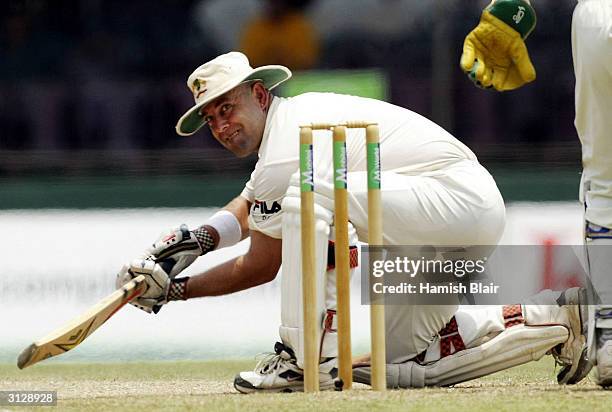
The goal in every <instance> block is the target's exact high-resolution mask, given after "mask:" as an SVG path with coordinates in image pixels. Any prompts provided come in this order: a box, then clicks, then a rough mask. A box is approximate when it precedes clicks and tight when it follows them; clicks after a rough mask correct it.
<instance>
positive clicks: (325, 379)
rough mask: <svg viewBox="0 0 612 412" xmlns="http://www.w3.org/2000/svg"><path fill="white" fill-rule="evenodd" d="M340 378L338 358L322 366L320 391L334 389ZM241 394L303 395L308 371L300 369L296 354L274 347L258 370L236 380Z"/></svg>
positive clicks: (327, 361) (240, 374)
mask: <svg viewBox="0 0 612 412" xmlns="http://www.w3.org/2000/svg"><path fill="white" fill-rule="evenodd" d="M337 376H338V369H337V368H336V358H326V359H323V361H322V362H321V363H320V364H319V389H321V390H326V389H333V388H334V380H335V379H336V377H337ZM234 388H236V390H237V391H238V392H242V393H253V392H303V391H304V371H303V370H302V369H301V368H300V367H299V366H298V365H297V359H296V358H295V354H294V352H293V350H291V349H290V348H288V347H286V346H285V345H283V344H282V343H280V342H276V344H275V345H274V353H267V354H265V356H264V357H263V358H262V359H261V360H260V361H259V362H258V363H257V366H255V369H254V370H253V371H249V372H240V373H239V374H238V375H236V377H235V378H234Z"/></svg>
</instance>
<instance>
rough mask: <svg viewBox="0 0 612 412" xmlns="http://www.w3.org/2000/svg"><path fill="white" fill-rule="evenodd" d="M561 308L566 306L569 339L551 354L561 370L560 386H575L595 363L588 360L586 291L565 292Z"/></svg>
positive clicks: (561, 299) (562, 295)
mask: <svg viewBox="0 0 612 412" xmlns="http://www.w3.org/2000/svg"><path fill="white" fill-rule="evenodd" d="M557 303H558V304H559V306H565V307H566V308H567V311H568V317H569V337H568V339H567V341H566V342H565V343H563V344H561V345H558V346H556V347H555V348H553V349H552V350H551V353H552V355H553V357H554V358H555V360H556V361H557V363H558V364H559V365H561V370H560V371H559V373H558V374H557V382H558V383H559V384H560V385H574V384H576V383H578V382H580V381H581V380H583V379H584V378H585V377H586V376H587V375H588V374H589V372H590V371H591V368H592V367H593V363H592V362H590V361H589V360H588V358H587V353H588V350H587V349H588V348H587V344H586V342H587V329H588V306H587V295H586V289H584V288H571V289H567V290H565V291H563V293H562V294H561V296H559V299H557Z"/></svg>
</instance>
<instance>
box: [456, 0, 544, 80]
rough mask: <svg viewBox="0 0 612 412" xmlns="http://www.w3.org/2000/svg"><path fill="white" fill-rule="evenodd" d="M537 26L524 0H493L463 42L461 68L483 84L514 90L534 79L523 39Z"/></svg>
mask: <svg viewBox="0 0 612 412" xmlns="http://www.w3.org/2000/svg"><path fill="white" fill-rule="evenodd" d="M535 25H536V15H535V10H534V9H533V8H532V7H531V5H530V4H529V3H527V2H526V1H524V0H494V1H493V2H492V3H491V4H490V5H489V6H487V8H486V9H485V10H484V11H483V13H482V16H481V18H480V23H479V24H478V26H476V28H475V29H474V30H472V31H471V32H470V33H469V34H468V35H467V37H466V38H465V42H464V44H463V55H462V56H461V68H462V69H463V71H464V72H466V73H467V74H468V76H469V77H470V79H471V80H472V81H473V82H474V83H476V85H478V86H480V87H485V88H490V87H493V88H495V89H496V90H498V91H506V90H513V89H517V88H519V87H521V86H523V85H524V84H526V83H529V82H531V81H533V80H535V77H536V72H535V68H534V67H533V64H532V63H531V60H530V59H529V53H528V52H527V47H526V46H525V42H524V40H525V39H526V38H527V36H529V34H530V33H531V31H532V30H533V29H534V28H535Z"/></svg>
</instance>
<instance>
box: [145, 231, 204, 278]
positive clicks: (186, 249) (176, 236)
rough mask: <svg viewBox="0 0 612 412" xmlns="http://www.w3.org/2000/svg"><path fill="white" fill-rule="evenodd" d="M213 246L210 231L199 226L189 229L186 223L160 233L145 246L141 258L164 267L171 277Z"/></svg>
mask: <svg viewBox="0 0 612 412" xmlns="http://www.w3.org/2000/svg"><path fill="white" fill-rule="evenodd" d="M213 248H214V241H213V238H212V236H211V235H210V233H209V232H208V231H207V230H206V229H204V228H203V227H200V228H198V229H196V230H195V231H193V232H192V231H190V230H189V229H188V228H187V225H181V226H180V227H179V228H177V229H171V230H170V232H166V233H164V234H162V235H161V236H160V237H159V238H158V239H157V240H156V241H155V243H153V245H151V247H149V248H147V249H146V250H145V252H144V254H143V255H142V256H141V258H142V259H150V260H153V261H154V262H156V263H159V265H160V266H161V267H162V268H163V269H164V271H165V272H166V273H167V274H168V276H169V277H170V278H171V279H174V278H175V277H176V275H178V274H179V273H181V272H182V271H183V270H184V269H185V268H186V267H187V266H189V265H191V264H192V263H193V262H194V261H195V260H196V259H197V258H198V256H201V255H203V254H205V253H207V252H209V251H210V250H212V249H213Z"/></svg>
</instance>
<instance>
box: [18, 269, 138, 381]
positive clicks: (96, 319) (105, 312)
mask: <svg viewBox="0 0 612 412" xmlns="http://www.w3.org/2000/svg"><path fill="white" fill-rule="evenodd" d="M146 286H147V284H146V283H145V277H144V276H143V275H140V276H138V277H136V278H134V279H132V280H131V281H130V282H128V283H126V284H125V285H123V287H121V289H117V290H116V291H114V292H113V293H111V294H110V295H108V296H107V297H105V298H104V299H102V300H101V301H99V302H98V303H96V304H95V305H94V306H92V307H91V308H89V309H88V310H87V311H86V312H85V313H82V314H81V315H80V316H77V317H76V318H74V319H72V320H71V321H70V322H69V323H68V324H66V325H65V326H62V327H61V328H58V329H56V330H54V331H53V332H51V333H49V334H48V335H46V336H45V337H43V338H41V339H39V340H37V341H36V342H34V343H32V344H31V345H30V346H28V347H27V348H25V349H24V350H23V351H22V352H21V354H20V355H19V358H18V359H17V366H18V367H19V369H23V368H26V367H28V366H30V365H33V364H35V363H37V362H40V361H42V360H45V359H47V358H50V357H52V356H57V355H61V354H62V353H64V352H68V351H69V350H71V349H73V348H75V347H76V346H78V345H80V344H81V343H82V342H83V341H84V340H85V339H87V337H88V336H89V335H91V334H92V333H93V332H94V331H95V330H96V329H98V328H99V327H100V326H102V324H103V323H104V322H106V321H107V320H108V319H109V318H110V317H111V316H113V315H114V314H115V313H116V312H117V311H118V310H119V309H121V308H122V307H123V306H124V305H125V304H126V303H128V302H129V301H131V300H132V299H134V298H136V297H138V296H140V295H141V294H142V293H144V291H145V289H146Z"/></svg>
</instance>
